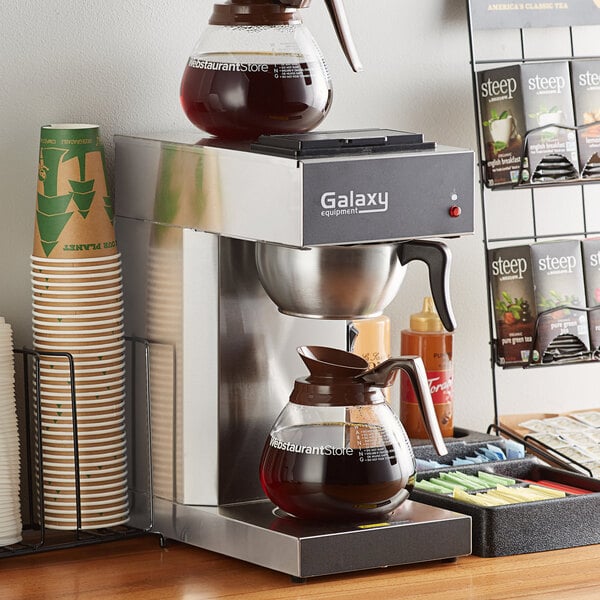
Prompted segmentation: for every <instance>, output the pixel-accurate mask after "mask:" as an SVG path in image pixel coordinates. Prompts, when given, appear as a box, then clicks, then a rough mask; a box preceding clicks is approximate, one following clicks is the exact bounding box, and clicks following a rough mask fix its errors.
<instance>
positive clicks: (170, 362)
mask: <svg viewBox="0 0 600 600" xmlns="http://www.w3.org/2000/svg"><path fill="white" fill-rule="evenodd" d="M407 135H408V134H407ZM410 135H413V134H410ZM327 137H328V136H326V135H325V136H324V135H322V134H312V135H310V136H309V137H308V142H307V143H305V146H306V147H305V148H300V150H302V151H303V152H304V154H303V153H302V152H301V151H300V150H299V149H298V147H297V146H295V145H294V144H296V140H293V141H292V147H291V148H290V147H289V145H288V146H286V147H284V148H283V150H282V149H281V148H278V147H275V148H273V147H272V146H270V145H269V143H267V144H266V145H262V146H261V145H258V146H255V147H248V146H244V145H222V144H219V143H216V142H215V141H214V140H198V139H197V136H195V135H194V134H193V133H187V134H168V135H157V136H152V137H146V136H144V137H136V136H117V137H116V138H115V147H116V182H115V183H116V190H115V192H116V193H115V198H116V229H117V240H118V245H119V249H120V252H121V254H122V260H123V270H124V289H125V311H126V312H125V319H126V331H127V334H128V336H129V338H130V346H131V349H132V351H131V352H130V353H129V354H130V360H129V364H128V376H129V381H130V386H129V387H130V392H129V395H128V428H129V434H130V436H131V438H132V439H133V449H132V453H131V462H132V466H131V489H132V496H133V520H132V524H133V525H138V526H140V527H146V526H148V525H147V524H148V523H150V525H149V528H150V529H152V530H153V531H156V532H160V533H162V534H163V535H164V536H166V537H167V538H172V539H177V540H181V541H184V542H189V543H191V544H194V545H197V546H200V547H203V548H207V549H209V550H214V551H217V552H221V553H224V554H228V555H230V556H233V557H236V558H241V559H243V560H247V561H250V562H254V563H256V564H259V565H262V566H266V567H269V568H273V569H276V570H280V571H283V572H286V573H290V574H291V575H293V576H296V577H310V576H315V575H322V574H327V573H336V572H343V571H351V570H359V569H366V568H373V567H377V566H386V565H392V564H405V563H409V562H419V561H423V560H435V559H445V558H452V557H456V556H460V555H464V554H468V553H469V552H470V519H469V518H468V517H464V516H462V515H458V514H455V513H450V512H448V511H442V510H440V509H436V508H433V507H429V506H425V505H421V504H418V503H414V502H411V501H410V500H409V501H406V502H405V504H403V505H402V506H401V507H400V509H399V510H398V511H396V513H397V514H396V513H394V515H393V516H392V517H390V521H389V522H388V523H384V524H380V526H379V527H361V526H360V524H356V525H355V526H348V525H347V524H346V525H340V524H315V523H303V522H299V521H298V520H297V519H293V518H289V517H287V518H286V516H285V515H281V514H279V513H278V512H277V510H276V508H275V507H274V506H273V505H272V504H270V502H268V501H267V500H266V499H265V497H264V493H263V491H262V489H261V486H260V481H259V476H258V467H259V462H260V455H261V452H262V448H263V445H264V442H265V440H266V438H267V435H268V432H269V430H270V427H271V425H272V424H273V421H274V419H275V418H276V416H277V414H278V413H279V412H280V410H281V409H282V407H283V406H282V399H284V398H287V397H288V395H289V392H290V390H291V387H292V386H293V382H294V380H295V378H296V377H297V376H298V375H299V374H301V373H302V365H301V364H299V363H298V358H297V355H296V348H297V347H298V346H302V345H324V346H330V347H336V348H340V349H346V345H347V321H346V320H345V318H335V319H330V318H325V317H327V316H329V315H318V314H317V315H311V316H313V317H315V316H316V318H301V317H297V316H291V315H290V314H284V313H283V312H281V311H280V310H278V307H277V306H276V305H275V304H274V302H273V300H272V299H271V298H270V297H269V295H268V294H267V293H266V291H265V289H264V288H263V285H262V284H261V281H260V278H259V273H258V269H257V262H256V257H257V252H259V249H260V248H261V247H264V244H265V243H267V245H272V244H274V245H277V246H280V247H285V248H292V249H294V248H295V249H297V250H298V252H303V251H306V249H310V248H325V247H328V246H332V247H333V246H336V247H337V246H340V247H341V246H350V245H357V244H366V245H369V246H371V245H377V244H388V245H389V244H392V243H394V242H398V241H402V240H407V239H414V238H432V237H448V236H451V237H454V236H460V235H464V234H468V233H471V232H472V229H473V153H472V152H471V151H467V150H462V149H457V148H449V147H442V146H435V145H433V146H431V145H430V146H423V145H421V146H419V145H418V144H416V143H415V141H414V139H413V138H406V136H404V137H403V139H404V140H405V143H404V144H401V145H402V147H401V148H399V147H398V146H397V145H395V144H392V145H391V147H389V148H386V147H383V145H384V144H385V143H386V142H385V140H387V139H390V136H389V132H378V131H377V130H376V131H375V132H359V134H358V138H359V141H352V138H351V137H349V136H348V135H347V134H346V133H345V132H335V134H334V135H333V136H329V137H330V138H333V139H334V140H335V142H334V143H336V144H337V145H338V146H340V145H341V146H346V148H344V152H333V153H331V152H329V151H328V150H327V151H326V150H324V149H323V147H322V144H323V143H324V142H323V140H324V139H325V138H327ZM365 140H367V141H368V142H370V143H371V146H369V147H366V146H364V147H363V145H364V142H365ZM381 140H384V141H381ZM411 140H412V141H411ZM304 142H305V140H303V143H304ZM278 143H279V142H278ZM353 144H354V146H353V147H350V146H352V145H353ZM380 146H381V147H380ZM390 299H391V298H390ZM388 301H389V300H388ZM349 317H351V315H348V318H349ZM432 536H435V537H436V539H438V540H439V539H443V540H446V542H444V543H436V544H432V543H431V539H433V538H432ZM367 538H368V539H367ZM365 543H367V544H369V547H371V548H376V550H372V551H370V552H368V553H367V552H365V551H364V548H365ZM340 544H343V548H344V555H343V557H342V555H341V553H340V551H339V549H340V548H341V547H342V546H340Z"/></svg>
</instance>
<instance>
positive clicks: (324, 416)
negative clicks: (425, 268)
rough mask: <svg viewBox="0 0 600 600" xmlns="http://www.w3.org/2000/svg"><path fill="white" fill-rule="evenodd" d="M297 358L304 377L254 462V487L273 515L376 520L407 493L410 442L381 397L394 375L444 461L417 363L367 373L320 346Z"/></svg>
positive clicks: (408, 360) (397, 362)
mask: <svg viewBox="0 0 600 600" xmlns="http://www.w3.org/2000/svg"><path fill="white" fill-rule="evenodd" d="M298 353H299V355H300V357H301V359H302V360H303V361H304V363H305V365H306V366H307V367H308V369H309V371H310V374H309V375H308V377H304V378H300V379H297V380H296V382H295V384H294V389H293V391H292V394H291V396H290V400H289V403H288V404H287V405H286V406H285V407H284V409H283V410H282V411H281V413H280V414H279V416H278V417H277V420H276V421H275V423H274V425H273V427H272V429H271V432H270V434H269V437H268V439H267V441H266V443H265V447H264V450H263V453H262V457H261V462H260V480H261V484H262V487H263V489H264V491H265V493H266V494H267V496H268V497H269V498H270V500H271V501H272V502H273V503H274V504H276V505H277V506H278V507H279V508H280V509H282V510H283V511H285V512H286V513H289V514H290V515H293V516H296V517H299V518H304V519H314V520H345V521H365V520H375V519H381V518H384V517H385V516H386V515H387V514H389V513H390V512H392V511H393V510H395V509H396V508H397V507H398V506H400V504H401V503H402V502H404V500H406V498H407V497H408V495H409V492H410V490H411V489H412V487H413V486H414V482H415V473H416V465H415V458H414V454H413V451H412V447H411V445H410V442H409V440H408V438H407V436H406V433H405V431H404V428H403V427H402V424H401V423H400V421H399V419H398V418H397V417H396V415H395V414H394V413H393V411H392V410H391V408H390V407H389V405H388V404H387V402H386V401H385V396H384V394H383V388H386V387H388V386H390V385H391V384H392V382H393V380H394V377H395V375H396V372H397V370H398V369H402V370H403V371H405V372H406V373H407V375H408V377H409V379H410V380H411V382H412V384H413V387H414V388H415V393H416V396H417V400H418V402H419V405H420V407H421V411H422V414H423V420H424V421H425V423H426V425H427V429H428V432H429V435H430V438H431V440H432V442H433V445H434V448H435V449H436V451H437V452H438V454H440V455H442V454H446V453H447V451H446V446H445V444H444V440H443V438H442V435H441V433H440V430H439V426H438V423H437V419H436V416H435V410H434V407H433V402H432V400H431V394H430V393H429V388H428V385H427V376H426V373H425V368H424V366H423V362H422V360H421V359H420V358H419V357H416V356H410V357H401V358H390V359H389V360H387V361H385V362H383V363H381V364H380V365H378V366H377V367H375V368H374V369H370V370H369V369H368V363H367V362H366V361H365V360H364V359H363V358H361V357H359V356H356V355H355V354H352V353H350V352H345V351H343V350H336V349H334V348H327V347H323V346H303V347H300V348H298Z"/></svg>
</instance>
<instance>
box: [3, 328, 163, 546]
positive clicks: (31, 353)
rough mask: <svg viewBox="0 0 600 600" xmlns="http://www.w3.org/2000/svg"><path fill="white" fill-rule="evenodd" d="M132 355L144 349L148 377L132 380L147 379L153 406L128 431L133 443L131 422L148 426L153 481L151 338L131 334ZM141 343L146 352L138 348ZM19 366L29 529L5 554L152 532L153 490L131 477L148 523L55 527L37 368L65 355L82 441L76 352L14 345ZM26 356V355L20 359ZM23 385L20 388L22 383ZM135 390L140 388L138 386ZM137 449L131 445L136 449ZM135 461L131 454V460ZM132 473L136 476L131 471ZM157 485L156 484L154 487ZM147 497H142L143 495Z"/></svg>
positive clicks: (23, 497)
mask: <svg viewBox="0 0 600 600" xmlns="http://www.w3.org/2000/svg"><path fill="white" fill-rule="evenodd" d="M127 347H128V351H127V355H128V360H131V361H136V360H139V358H138V356H139V354H140V353H142V354H143V359H142V360H143V361H144V364H145V369H144V373H145V381H142V382H135V381H132V382H129V385H130V386H131V387H134V386H136V385H143V386H144V388H145V397H146V405H147V411H146V414H144V415H128V419H127V421H128V424H129V425H128V427H127V437H128V442H129V443H128V445H129V447H130V448H132V447H133V443H132V440H131V437H132V435H134V432H133V431H130V430H131V428H132V426H131V423H133V422H136V421H137V422H138V423H141V426H142V427H143V429H144V430H145V436H146V439H147V452H148V453H147V464H148V473H146V474H145V477H146V478H147V481H148V482H150V485H151V482H152V457H151V453H150V447H151V433H150V431H151V430H150V417H151V415H150V398H149V389H150V387H149V377H150V347H151V342H149V341H148V340H145V339H139V338H127ZM139 348H141V352H140V351H139V350H138V349H139ZM14 354H15V371H16V376H15V379H16V384H17V385H16V386H15V387H16V389H17V397H18V398H19V399H21V398H23V399H24V402H20V401H19V402H18V408H17V416H18V421H19V446H20V455H21V486H20V487H21V490H20V492H21V493H20V495H21V506H22V511H21V512H22V521H23V534H22V540H21V541H20V542H18V543H15V544H11V545H8V546H0V558H8V557H12V556H19V555H23V554H32V553H36V552H43V551H49V550H58V549H65V548H73V547H77V546H83V545H88V544H98V543H102V542H111V541H116V540H120V539H125V538H131V537H135V536H140V535H146V534H148V533H150V532H151V530H152V527H153V520H154V508H153V505H152V495H151V494H146V493H140V492H139V490H136V489H135V482H134V481H131V482H130V485H129V488H130V494H129V495H130V512H131V514H133V513H136V514H138V513H139V514H143V515H148V517H147V522H146V523H141V524H140V523H136V524H135V526H134V525H129V524H124V525H115V526H112V527H103V528H98V529H83V528H81V527H78V528H76V529H74V530H70V531H64V530H54V529H51V528H49V527H47V526H46V524H45V515H44V506H43V505H44V502H43V486H42V485H41V482H42V480H43V475H44V463H43V458H42V457H41V455H40V454H38V453H37V452H36V441H37V440H40V439H41V422H40V420H39V419H37V418H36V414H37V415H39V414H41V398H40V391H39V388H36V386H35V385H34V381H35V375H34V374H35V372H36V370H37V369H38V368H39V361H40V357H44V356H54V357H57V356H58V357H61V358H63V359H64V360H65V361H66V362H68V365H69V370H70V372H71V409H72V411H73V440H74V446H75V447H77V418H76V412H77V411H76V393H75V388H76V379H75V368H74V361H73V356H72V355H71V354H69V353H68V352H64V353H61V352H41V351H37V350H31V349H28V348H14ZM19 359H20V360H19ZM19 388H20V389H19ZM132 393H133V394H135V391H132ZM131 451H132V450H130V452H131ZM129 462H130V463H131V458H130V460H129ZM75 472H76V473H78V472H79V458H78V454H77V451H76V452H75ZM130 479H131V477H130ZM150 489H151V488H150ZM75 496H76V497H75V504H76V516H77V523H78V524H81V522H82V510H81V495H80V489H79V486H77V493H76V495H75ZM140 498H141V500H140ZM136 502H146V503H147V504H146V506H144V507H143V508H140V507H136V505H135V503H136ZM157 535H158V537H159V541H160V543H161V545H164V543H165V540H164V538H163V536H162V535H161V534H160V533H158V534H157Z"/></svg>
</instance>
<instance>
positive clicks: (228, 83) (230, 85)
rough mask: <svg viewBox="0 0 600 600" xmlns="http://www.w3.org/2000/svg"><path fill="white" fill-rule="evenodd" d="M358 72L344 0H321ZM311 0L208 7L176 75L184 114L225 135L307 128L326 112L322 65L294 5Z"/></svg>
mask: <svg viewBox="0 0 600 600" xmlns="http://www.w3.org/2000/svg"><path fill="white" fill-rule="evenodd" d="M324 1H325V3H326V5H327V8H328V10H329V12H330V14H331V17H332V19H333V23H334V27H335V30H336V33H337V36H338V38H339V40H340V43H341V45H342V48H343V50H344V52H345V54H346V56H347V58H348V61H349V62H350V64H351V66H352V68H353V69H354V70H355V71H358V70H360V69H361V68H362V67H361V65H360V61H359V59H358V57H357V54H356V50H355V48H354V44H353V42H352V38H351V37H350V33H349V30H348V25H347V21H346V17H345V13H344V9H343V5H342V0H324ZM309 4H310V0H225V1H224V2H223V3H219V4H215V5H214V6H213V12H212V16H211V17H210V20H209V25H208V27H207V28H206V30H205V31H204V33H203V35H202V36H201V37H200V39H199V41H198V42H197V44H196V46H195V47H194V49H193V51H192V53H191V56H190V58H189V60H188V63H187V66H186V68H185V71H184V74H183V79H182V82H181V90H180V99H181V104H182V107H183V110H184V112H185V114H186V115H187V117H188V118H189V120H190V121H191V122H192V123H193V124H194V125H196V126H197V127H198V128H200V129H202V130H203V131H206V132H207V133H210V134H212V135H215V136H219V137H222V138H238V139H254V138H256V137H258V136H259V135H261V134H283V133H305V132H307V131H310V130H312V129H314V128H315V127H316V126H317V125H318V124H319V123H320V122H321V121H322V120H323V119H324V118H325V116H326V115H327V113H328V111H329V108H330V106H331V101H332V86H331V79H330V77H329V73H328V71H327V67H326V65H325V62H324V60H323V56H322V54H321V51H320V50H319V48H318V46H317V44H316V42H315V40H314V38H313V37H312V35H311V33H310V32H309V31H308V29H307V28H306V27H305V26H304V24H303V22H302V19H301V17H300V15H299V11H298V9H300V8H306V7H308V6H309Z"/></svg>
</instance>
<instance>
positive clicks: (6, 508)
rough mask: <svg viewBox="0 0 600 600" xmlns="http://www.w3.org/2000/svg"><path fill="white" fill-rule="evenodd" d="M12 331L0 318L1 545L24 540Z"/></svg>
mask: <svg viewBox="0 0 600 600" xmlns="http://www.w3.org/2000/svg"><path fill="white" fill-rule="evenodd" d="M19 464H20V459H19V434H18V429H17V412H16V406H15V370H14V355H13V339H12V329H11V327H10V325H8V324H7V323H6V322H5V321H4V319H3V318H2V317H0V546H8V545H9V544H16V543H17V542H20V541H21V539H22V536H21V533H22V523H21V503H20V497H19Z"/></svg>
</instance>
